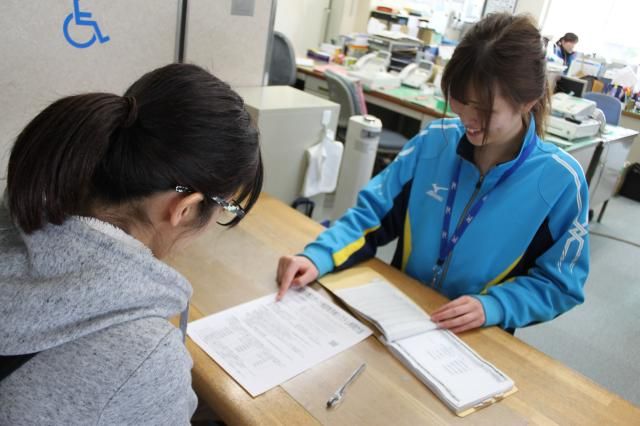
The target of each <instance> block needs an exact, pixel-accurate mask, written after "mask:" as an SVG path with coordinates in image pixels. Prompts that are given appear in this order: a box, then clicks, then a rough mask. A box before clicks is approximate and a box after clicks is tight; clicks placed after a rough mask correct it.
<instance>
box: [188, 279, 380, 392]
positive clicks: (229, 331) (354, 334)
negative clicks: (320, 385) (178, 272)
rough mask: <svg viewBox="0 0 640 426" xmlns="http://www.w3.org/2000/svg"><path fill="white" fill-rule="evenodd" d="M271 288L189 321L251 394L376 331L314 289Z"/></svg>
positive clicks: (194, 335)
mask: <svg viewBox="0 0 640 426" xmlns="http://www.w3.org/2000/svg"><path fill="white" fill-rule="evenodd" d="M275 298H276V295H275V293H274V294H270V295H268V296H264V297H261V298H259V299H256V300H253V301H251V302H248V303H244V304H242V305H238V306H235V307H233V308H230V309H227V310H225V311H222V312H219V313H216V314H213V315H210V316H208V317H205V318H202V319H199V320H197V321H194V322H192V323H190V324H189V325H188V327H187V334H188V335H189V337H190V338H191V339H192V340H193V341H194V342H195V343H196V344H197V345H198V346H200V347H201V348H202V349H203V350H204V351H205V352H206V353H207V354H208V355H209V356H210V357H211V358H213V359H214V360H215V361H216V362H217V363H218V364H219V365H220V366H221V367H222V368H223V369H224V370H225V371H226V372H227V373H229V374H230V375H231V376H232V377H233V378H234V379H235V380H236V381H237V382H238V383H239V384H240V385H241V386H242V387H243V388H244V389H245V390H246V391H247V392H249V393H250V394H251V396H254V397H255V396H257V395H260V394H261V393H263V392H265V391H267V390H269V389H271V388H273V387H275V386H277V385H279V384H281V383H284V382H286V381H287V380H289V379H291V378H292V377H294V376H296V375H298V374H300V373H302V372H303V371H305V370H307V369H308V368H310V367H313V366H314V365H316V364H318V363H320V362H322V361H324V360H326V359H328V358H330V357H332V356H334V355H336V354H337V353H339V352H342V351H344V350H345V349H348V348H349V347H351V346H353V345H355V344H356V343H358V342H360V341H362V340H363V339H365V338H366V337H368V336H369V335H370V334H371V330H369V329H368V328H367V327H366V326H365V325H363V324H362V323H361V322H360V321H358V320H357V319H355V318H353V317H352V316H351V315H349V314H348V313H346V312H345V311H344V310H342V309H341V308H339V307H338V306H336V305H335V304H334V303H332V302H331V300H329V299H327V298H326V297H323V296H321V295H320V294H318V293H317V292H316V291H315V290H313V289H310V288H304V289H302V290H297V291H289V292H287V295H286V296H285V298H284V299H283V300H282V301H280V302H276V300H275Z"/></svg>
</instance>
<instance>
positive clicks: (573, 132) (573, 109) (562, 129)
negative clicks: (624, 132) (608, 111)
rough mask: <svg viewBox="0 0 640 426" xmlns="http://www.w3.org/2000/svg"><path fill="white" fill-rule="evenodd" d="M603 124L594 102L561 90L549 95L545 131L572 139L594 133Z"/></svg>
mask: <svg viewBox="0 0 640 426" xmlns="http://www.w3.org/2000/svg"><path fill="white" fill-rule="evenodd" d="M593 117H597V118H599V119H600V120H596V119H594V118H593ZM603 125H604V123H603V122H602V113H601V111H600V110H598V109H597V108H596V103H595V102H593V101H590V100H588V99H583V98H576V97H575V96H571V95H569V94H567V93H561V92H559V93H556V94H554V95H553V96H552V97H551V116H550V117H549V120H548V123H547V133H551V134H552V135H556V136H560V137H561V138H564V139H567V140H574V139H580V138H587V137H589V136H593V135H596V134H597V133H598V131H599V130H600V128H601V127H602V126H603Z"/></svg>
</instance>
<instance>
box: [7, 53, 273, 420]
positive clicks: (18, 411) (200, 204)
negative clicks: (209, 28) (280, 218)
mask: <svg viewBox="0 0 640 426" xmlns="http://www.w3.org/2000/svg"><path fill="white" fill-rule="evenodd" d="M261 186H262V162H261V157H260V149H259V144H258V133H257V131H256V129H255V128H254V127H253V126H252V125H251V123H250V117H249V114H248V113H247V111H246V109H245V108H244V104H243V101H242V99H241V98H240V97H239V96H238V95H237V94H236V93H235V92H233V91H232V90H231V89H230V88H229V86H228V85H227V84H225V83H223V82H222V81H220V80H218V79H217V78H216V77H214V76H213V75H211V74H210V73H208V72H207V71H205V70H203V69H201V68H199V67H197V66H194V65H185V64H172V65H167V66H165V67H162V68H159V69H157V70H154V71H152V72H150V73H148V74H146V75H144V76H143V77H142V78H140V79H139V80H138V81H137V82H135V83H134V84H133V85H132V86H131V87H130V88H129V89H128V90H127V91H126V93H125V95H124V96H118V95H113V94H107V93H90V94H84V95H77V96H70V97H66V98H63V99H60V100H58V101H56V102H54V103H53V104H52V105H50V106H49V107H47V108H45V109H44V110H43V111H42V112H41V113H40V114H38V116H36V117H35V118H34V119H33V120H32V121H31V122H30V123H29V124H28V125H27V127H26V128H25V129H24V130H23V131H22V133H21V134H20V135H19V136H18V138H17V140H16V142H15V145H14V147H13V149H12V152H11V157H10V160H9V168H8V180H7V192H6V193H5V197H4V200H3V202H2V203H0V424H2V425H5V424H7V425H9V424H10V425H22V424H55V425H59V424H65V425H70V424H83V425H84V424H100V425H102V424H136V425H137V424H154V425H158V424H170V425H177V424H188V422H189V419H190V417H191V415H192V413H193V411H194V409H195V407H196V398H195V395H194V393H193V391H192V390H191V375H190V369H191V366H192V362H191V359H190V357H189V354H188V352H187V351H186V349H185V347H184V344H183V337H184V336H183V333H181V332H180V330H178V329H176V328H175V327H173V326H172V325H171V324H170V323H169V321H168V318H170V317H173V316H175V315H178V314H180V313H183V312H185V311H186V308H187V306H188V300H189V297H190V295H191V286H190V285H189V283H188V282H187V280H186V279H185V278H184V277H183V276H182V275H181V274H180V273H178V272H177V271H175V270H174V269H172V268H171V267H169V266H167V265H166V264H165V263H163V262H162V261H161V260H160V259H161V258H163V257H164V256H166V255H167V254H168V253H169V252H170V251H171V250H172V249H173V248H174V247H175V243H176V242H180V244H182V243H183V242H184V240H188V239H190V238H192V237H193V236H194V235H196V234H198V233H199V232H200V231H202V230H204V229H205V228H206V227H207V226H209V225H210V224H212V223H214V222H216V221H217V222H218V223H220V224H223V225H226V226H233V225H235V224H237V223H238V221H239V220H240V219H242V217H243V216H244V215H245V213H246V212H247V211H249V209H250V208H251V207H252V206H253V204H254V203H255V202H256V200H257V198H258V195H259V192H260V189H261ZM232 198H235V200H237V201H235V200H234V199H232ZM225 214H226V215H228V216H229V218H230V220H229V221H226V220H224V219H223V218H222V217H223V215H225Z"/></svg>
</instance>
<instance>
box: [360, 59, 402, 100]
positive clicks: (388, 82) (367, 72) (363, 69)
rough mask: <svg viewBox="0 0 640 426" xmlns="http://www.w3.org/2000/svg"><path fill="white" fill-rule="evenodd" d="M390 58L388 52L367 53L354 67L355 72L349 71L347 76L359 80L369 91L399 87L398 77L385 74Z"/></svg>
mask: <svg viewBox="0 0 640 426" xmlns="http://www.w3.org/2000/svg"><path fill="white" fill-rule="evenodd" d="M390 58H391V54H390V53H389V52H383V51H378V52H373V53H368V54H366V55H364V56H363V57H362V58H360V59H358V62H356V64H355V66H354V68H355V70H353V71H349V73H348V75H349V76H350V77H354V78H357V79H358V80H360V82H361V83H362V85H363V86H365V87H367V88H368V89H370V90H377V89H394V88H396V87H400V84H401V82H402V79H401V78H400V76H398V75H394V74H389V73H388V72H387V67H388V66H389V61H390Z"/></svg>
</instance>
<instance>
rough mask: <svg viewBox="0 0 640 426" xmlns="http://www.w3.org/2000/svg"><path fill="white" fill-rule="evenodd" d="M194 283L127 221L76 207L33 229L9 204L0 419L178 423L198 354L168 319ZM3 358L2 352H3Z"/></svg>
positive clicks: (189, 399) (2, 250)
mask: <svg viewBox="0 0 640 426" xmlns="http://www.w3.org/2000/svg"><path fill="white" fill-rule="evenodd" d="M190 296H191V286H190V285H189V283H188V281H187V280H186V279H185V278H184V277H183V276H182V275H180V274H179V273H178V272H177V271H175V270H174V269H172V268H170V267H169V266H167V265H166V264H164V263H162V262H161V261H159V260H157V259H156V258H155V257H154V256H153V254H152V253H151V251H150V250H149V249H147V248H146V247H145V246H144V245H143V244H142V243H140V242H139V241H137V240H135V239H134V238H132V237H131V236H129V235H127V234H126V233H124V232H123V231H122V230H120V229H118V228H115V227H113V226H111V225H109V224H106V223H104V222H100V221H98V220H95V219H89V218H79V217H72V218H69V219H68V220H66V221H65V222H64V223H63V224H62V225H59V226H56V225H51V224H49V225H46V226H45V227H44V228H43V229H41V230H39V231H37V232H34V233H32V234H31V235H26V234H24V233H23V232H21V231H20V230H18V229H16V227H15V226H14V224H13V223H12V221H11V220H10V218H9V214H8V211H7V209H6V207H5V206H4V203H2V202H0V355H18V354H28V353H33V352H38V354H37V355H35V356H34V357H33V358H31V359H30V360H29V361H27V362H26V363H25V364H23V365H22V367H20V368H19V369H17V370H16V371H14V372H13V373H12V374H11V375H9V376H8V377H7V378H5V379H4V380H3V381H2V382H0V425H34V424H37V425H62V424H64V425H75V424H81V425H103V424H104V425H111V424H117V425H128V424H132V425H133V424H134V425H142V424H153V425H165V424H166V425H180V424H188V423H189V419H190V418H191V415H192V414H193V412H194V410H195V407H196V397H195V394H194V393H193V391H192V389H191V367H192V362H191V358H190V356H189V353H188V352H187V351H186V349H185V346H184V344H183V342H182V334H181V332H180V330H178V329H176V328H175V327H174V326H172V325H171V324H170V323H169V322H168V321H167V318H170V317H173V316H175V315H178V314H179V313H180V312H181V311H182V310H184V309H185V308H186V306H187V302H188V300H189V297H190ZM0 362H1V361H0Z"/></svg>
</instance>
